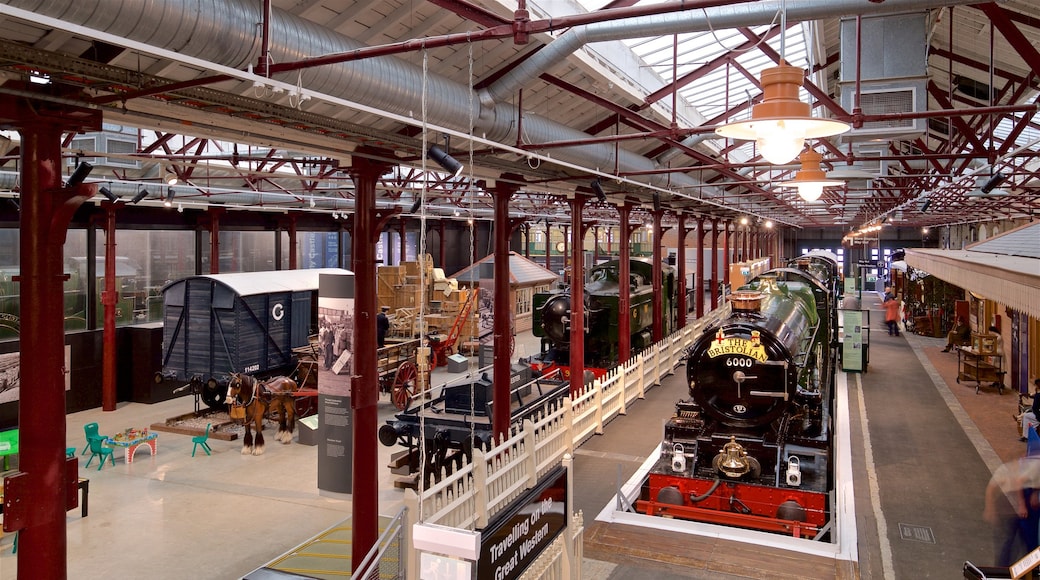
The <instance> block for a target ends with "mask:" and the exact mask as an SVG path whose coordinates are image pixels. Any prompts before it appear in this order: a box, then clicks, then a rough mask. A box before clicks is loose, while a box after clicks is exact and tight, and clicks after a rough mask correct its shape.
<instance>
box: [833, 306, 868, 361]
mask: <svg viewBox="0 0 1040 580" xmlns="http://www.w3.org/2000/svg"><path fill="white" fill-rule="evenodd" d="M838 329H839V331H840V333H841V334H840V339H841V368H842V370H844V371H853V372H866V370H867V361H868V356H867V352H868V349H869V346H870V311H868V310H838Z"/></svg>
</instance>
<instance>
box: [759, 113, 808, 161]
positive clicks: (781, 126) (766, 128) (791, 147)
mask: <svg viewBox="0 0 1040 580" xmlns="http://www.w3.org/2000/svg"><path fill="white" fill-rule="evenodd" d="M758 125H759V126H758V130H759V131H758V138H757V139H756V140H755V146H756V147H758V151H759V153H760V154H761V155H762V158H763V159H765V160H766V161H768V162H770V163H772V164H773V165H784V164H786V163H790V162H791V161H792V160H794V158H795V157H798V154H799V153H801V152H802V148H803V147H805V133H803V132H801V131H800V130H799V129H800V127H798V126H797V125H796V124H794V123H787V122H785V121H784V120H783V119H777V120H772V119H771V120H769V121H764V122H761V123H758Z"/></svg>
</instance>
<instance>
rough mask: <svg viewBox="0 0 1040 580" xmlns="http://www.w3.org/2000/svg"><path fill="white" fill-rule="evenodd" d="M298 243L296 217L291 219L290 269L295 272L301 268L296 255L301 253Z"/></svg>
mask: <svg viewBox="0 0 1040 580" xmlns="http://www.w3.org/2000/svg"><path fill="white" fill-rule="evenodd" d="M297 250H298V246H297V241H296V216H292V217H290V218H289V269H290V270H295V269H297V268H299V267H300V265H299V262H298V261H297V259H296V254H298V253H299V252H298V251H297Z"/></svg>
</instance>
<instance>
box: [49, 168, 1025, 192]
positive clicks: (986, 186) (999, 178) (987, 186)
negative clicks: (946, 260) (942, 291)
mask: <svg viewBox="0 0 1040 580" xmlns="http://www.w3.org/2000/svg"><path fill="white" fill-rule="evenodd" d="M73 175H75V174H73ZM1005 179H1007V175H1004V174H1003V173H1001V172H999V171H998V172H996V173H994V174H993V175H991V176H990V178H989V179H987V180H986V182H985V183H983V184H982V187H980V188H979V189H980V190H981V191H982V193H989V192H991V191H993V190H994V189H996V187H997V186H998V185H1000V184H1001V183H1004V180H1005ZM69 181H72V180H71V179H69Z"/></svg>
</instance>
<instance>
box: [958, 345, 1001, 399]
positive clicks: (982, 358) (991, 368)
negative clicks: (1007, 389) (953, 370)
mask: <svg viewBox="0 0 1040 580" xmlns="http://www.w3.org/2000/svg"><path fill="white" fill-rule="evenodd" d="M961 381H974V382H975V394H976V395H977V394H978V393H979V387H981V386H982V384H983V383H992V385H993V386H994V387H996V388H997V392H998V393H999V394H1001V395H1003V394H1004V356H1003V355H1002V354H999V353H993V354H984V353H982V352H979V351H977V350H974V349H971V348H968V347H966V346H959V347H957V382H958V383H960V382H961Z"/></svg>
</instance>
